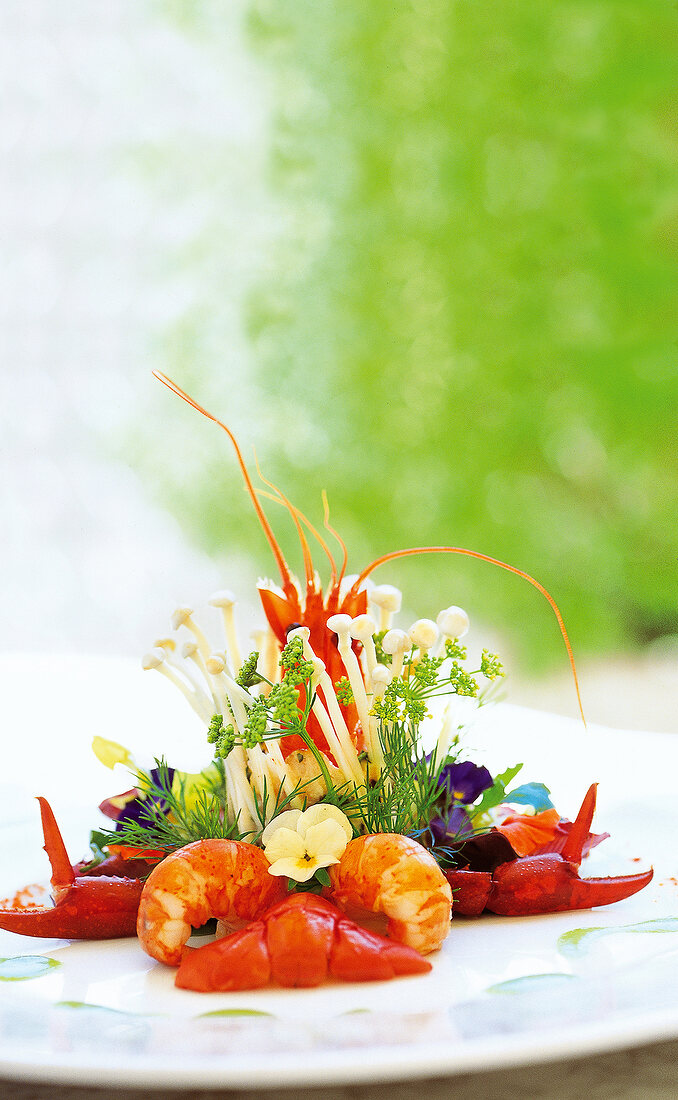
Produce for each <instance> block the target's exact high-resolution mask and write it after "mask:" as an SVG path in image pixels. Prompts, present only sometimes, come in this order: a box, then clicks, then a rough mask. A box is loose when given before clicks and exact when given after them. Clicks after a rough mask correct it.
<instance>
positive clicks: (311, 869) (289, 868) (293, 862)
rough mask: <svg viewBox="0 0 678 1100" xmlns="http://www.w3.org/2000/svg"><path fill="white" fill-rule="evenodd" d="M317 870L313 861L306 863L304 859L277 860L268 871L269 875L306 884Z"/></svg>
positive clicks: (316, 865)
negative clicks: (280, 876)
mask: <svg viewBox="0 0 678 1100" xmlns="http://www.w3.org/2000/svg"><path fill="white" fill-rule="evenodd" d="M317 870H318V864H317V863H316V862H315V860H311V862H310V863H307V862H306V860H305V859H292V858H287V859H277V860H276V861H275V863H272V864H271V866H270V867H269V869H268V873H269V875H282V876H284V877H285V878H292V879H294V881H295V882H308V880H309V879H310V878H313V876H314V874H315V873H316V871H317Z"/></svg>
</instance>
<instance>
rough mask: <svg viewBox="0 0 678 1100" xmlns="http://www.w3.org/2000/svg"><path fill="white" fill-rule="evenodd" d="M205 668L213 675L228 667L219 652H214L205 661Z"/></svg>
mask: <svg viewBox="0 0 678 1100" xmlns="http://www.w3.org/2000/svg"><path fill="white" fill-rule="evenodd" d="M205 668H206V669H207V671H208V672H209V673H211V674H212V676H218V675H219V673H220V672H223V671H224V669H225V668H226V665H225V663H224V659H223V657H220V656H219V654H218V653H212V654H210V656H209V657H208V658H207V660H206V661H205Z"/></svg>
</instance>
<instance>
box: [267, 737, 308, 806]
mask: <svg viewBox="0 0 678 1100" xmlns="http://www.w3.org/2000/svg"><path fill="white" fill-rule="evenodd" d="M266 759H267V761H268V766H269V768H270V769H271V770H272V772H273V774H274V775H275V777H276V779H277V781H278V783H279V784H280V787H281V789H282V792H283V795H285V796H286V795H289V794H291V793H292V791H293V790H294V786H295V784H294V781H293V779H292V778H291V776H290V774H289V772H288V770H287V764H286V763H285V759H284V757H283V754H282V749H281V748H280V743H279V742H278V741H276V740H275V739H274V738H272V739H271V740H270V741H267V742H266ZM299 806H301V802H300V804H299ZM292 808H293V809H294V806H292Z"/></svg>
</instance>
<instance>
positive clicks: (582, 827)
mask: <svg viewBox="0 0 678 1100" xmlns="http://www.w3.org/2000/svg"><path fill="white" fill-rule="evenodd" d="M597 793H598V784H597V783H592V784H591V786H590V787H589V789H588V791H587V792H586V794H585V795H584V801H583V802H582V804H581V807H580V809H579V813H578V814H577V816H576V818H575V819H574V821H573V822H572V828H571V829H570V832H569V834H568V837H567V840H566V841H565V843H564V845H563V847H562V850H561V853H560V854H561V855H562V857H563V859H566V860H568V862H569V863H575V864H576V865H577V866H579V864H580V863H581V861H582V854H583V851H584V844H585V843H586V838H587V836H588V835H589V833H590V831H591V822H592V821H593V814H594V811H595V808H596V795H597Z"/></svg>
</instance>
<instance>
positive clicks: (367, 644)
mask: <svg viewBox="0 0 678 1100" xmlns="http://www.w3.org/2000/svg"><path fill="white" fill-rule="evenodd" d="M376 629H377V624H376V623H375V621H374V619H373V618H372V616H371V615H358V616H357V617H356V618H355V619H354V620H353V622H352V623H351V637H352V638H354V639H355V641H357V642H361V643H362V647H363V657H364V660H365V671H366V678H367V683H368V687H370V688H371V686H372V673H373V672H374V670H375V668H376V667H377V651H376V649H375V646H374V637H373V635H374V634H375V632H376Z"/></svg>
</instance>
